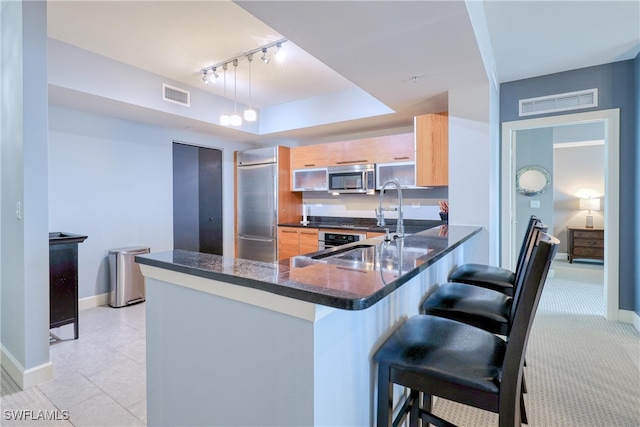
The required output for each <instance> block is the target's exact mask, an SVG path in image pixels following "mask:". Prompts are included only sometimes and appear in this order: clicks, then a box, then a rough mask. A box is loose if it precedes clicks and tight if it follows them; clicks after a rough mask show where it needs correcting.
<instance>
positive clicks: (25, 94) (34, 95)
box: [0, 1, 53, 388]
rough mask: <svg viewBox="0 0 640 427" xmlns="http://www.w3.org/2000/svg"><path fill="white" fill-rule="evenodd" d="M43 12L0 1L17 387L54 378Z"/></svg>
mask: <svg viewBox="0 0 640 427" xmlns="http://www.w3.org/2000/svg"><path fill="white" fill-rule="evenodd" d="M46 14H47V9H46V3H45V2H30V1H24V2H21V1H12V2H3V3H2V11H1V19H2V22H1V24H0V28H1V31H2V49H1V52H2V53H1V58H2V64H1V67H0V68H1V69H2V80H3V85H2V95H1V103H2V108H1V111H2V120H1V123H2V129H1V137H2V148H1V153H2V159H1V160H2V167H1V173H2V175H1V186H2V191H1V199H2V218H1V230H2V231H1V233H2V251H1V255H2V258H1V264H0V265H1V274H2V278H1V281H0V282H1V283H2V289H1V298H0V300H1V302H0V304H1V305H2V312H1V313H2V325H1V330H0V331H1V334H0V339H1V341H2V349H1V350H2V365H3V368H5V369H6V370H7V371H8V372H9V374H10V375H11V377H12V378H13V379H14V380H15V381H16V382H17V383H18V385H19V386H20V387H22V388H28V387H31V386H33V385H36V384H38V383H40V382H44V381H47V380H49V379H51V378H52V376H53V369H52V365H51V363H50V361H49V339H48V335H49V334H48V324H49V241H48V234H47V200H48V196H47V64H46V33H47V25H46V16H47V15H46ZM18 203H20V209H19V211H20V215H17V214H16V211H17V210H18V208H17V204H18Z"/></svg>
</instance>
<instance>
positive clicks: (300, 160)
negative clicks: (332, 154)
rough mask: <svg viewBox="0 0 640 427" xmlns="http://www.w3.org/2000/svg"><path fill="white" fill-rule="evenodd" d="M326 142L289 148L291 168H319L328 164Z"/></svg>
mask: <svg viewBox="0 0 640 427" xmlns="http://www.w3.org/2000/svg"><path fill="white" fill-rule="evenodd" d="M328 152H329V149H328V147H327V144H316V145H303V146H301V147H293V148H291V169H305V168H320V167H323V166H327V165H328V164H329V157H328V154H327V153H328Z"/></svg>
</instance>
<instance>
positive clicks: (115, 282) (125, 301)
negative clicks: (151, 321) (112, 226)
mask: <svg viewBox="0 0 640 427" xmlns="http://www.w3.org/2000/svg"><path fill="white" fill-rule="evenodd" d="M148 253H149V248H146V247H143V246H133V247H130V248H119V249H111V250H110V251H109V270H110V273H111V274H110V289H109V305H110V306H111V307H124V306H126V305H130V304H135V303H138V302H142V301H144V300H145V287H144V276H143V275H142V273H141V272H140V266H139V265H138V264H137V263H136V262H135V260H134V257H135V256H136V255H140V254H148Z"/></svg>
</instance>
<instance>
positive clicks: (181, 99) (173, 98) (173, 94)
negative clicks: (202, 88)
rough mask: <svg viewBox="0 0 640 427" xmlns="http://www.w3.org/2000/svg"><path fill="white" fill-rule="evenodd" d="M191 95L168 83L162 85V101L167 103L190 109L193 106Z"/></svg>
mask: <svg viewBox="0 0 640 427" xmlns="http://www.w3.org/2000/svg"><path fill="white" fill-rule="evenodd" d="M190 95H191V93H190V92H188V91H186V90H182V89H178V88H177V87H175V86H170V85H168V84H166V83H163V84H162V99H164V100H165V101H168V102H173V103H174V104H180V105H183V106H185V107H189V106H190V104H191V103H190Z"/></svg>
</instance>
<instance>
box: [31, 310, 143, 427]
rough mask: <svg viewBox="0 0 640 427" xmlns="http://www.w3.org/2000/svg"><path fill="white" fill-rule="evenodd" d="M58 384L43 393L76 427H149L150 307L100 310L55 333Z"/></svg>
mask: <svg viewBox="0 0 640 427" xmlns="http://www.w3.org/2000/svg"><path fill="white" fill-rule="evenodd" d="M52 333H53V334H55V336H57V337H59V338H60V339H59V340H55V341H53V342H52V343H51V348H50V357H51V361H52V362H53V364H54V379H53V380H51V381H49V382H47V383H45V384H42V385H41V386H40V389H41V390H42V392H43V393H44V394H45V395H46V396H47V397H48V398H49V399H50V400H51V401H52V402H53V404H54V405H56V406H57V407H58V408H59V409H60V410H68V411H69V414H70V421H71V422H72V423H73V424H74V425H75V426H144V425H146V421H147V414H146V410H147V405H146V400H147V392H146V370H145V358H146V352H145V348H146V346H145V305H144V303H141V304H136V305H132V306H129V307H122V308H111V307H108V306H101V307H94V308H90V309H86V310H82V311H81V312H80V337H79V338H78V340H74V339H73V327H72V325H67V326H63V327H61V328H57V329H53V330H52Z"/></svg>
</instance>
